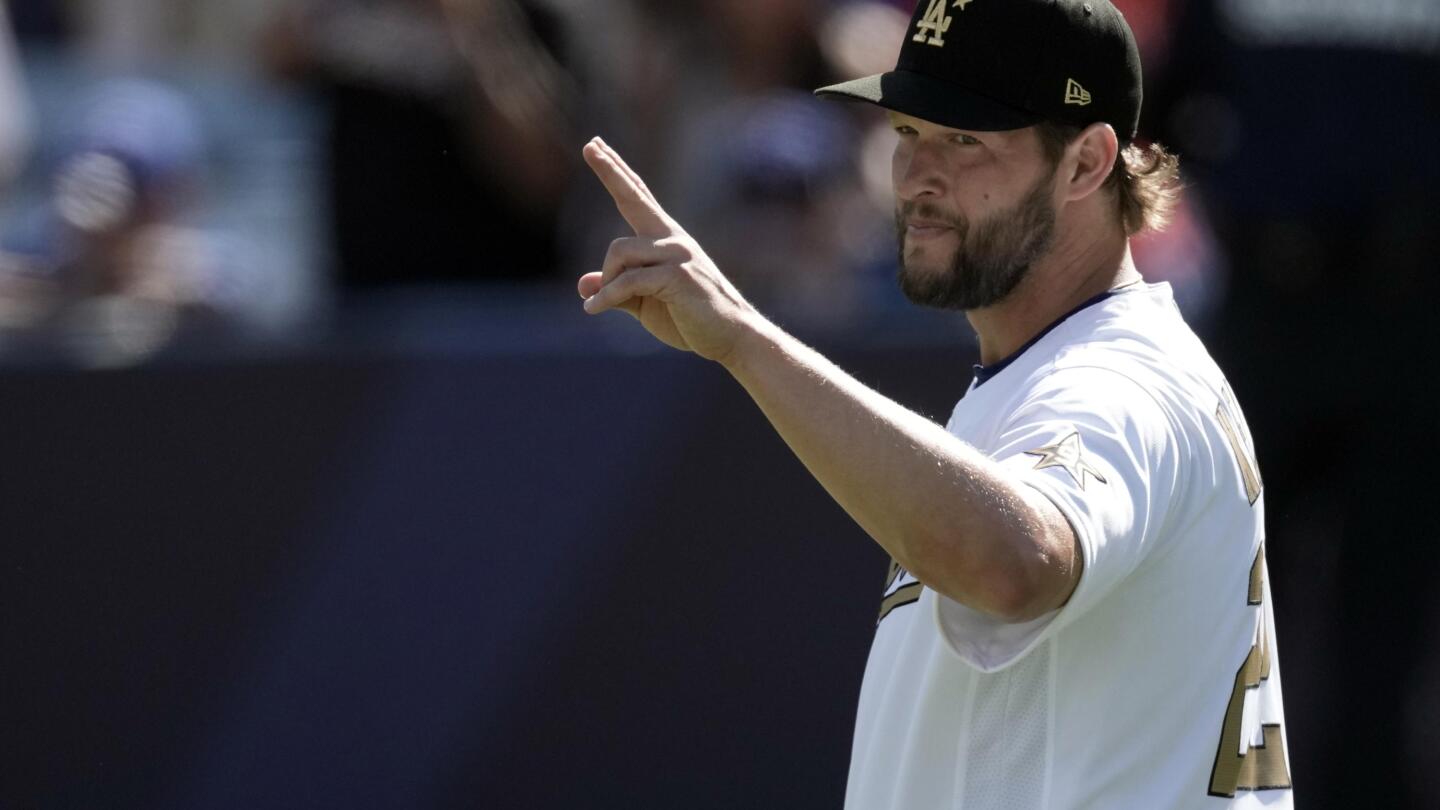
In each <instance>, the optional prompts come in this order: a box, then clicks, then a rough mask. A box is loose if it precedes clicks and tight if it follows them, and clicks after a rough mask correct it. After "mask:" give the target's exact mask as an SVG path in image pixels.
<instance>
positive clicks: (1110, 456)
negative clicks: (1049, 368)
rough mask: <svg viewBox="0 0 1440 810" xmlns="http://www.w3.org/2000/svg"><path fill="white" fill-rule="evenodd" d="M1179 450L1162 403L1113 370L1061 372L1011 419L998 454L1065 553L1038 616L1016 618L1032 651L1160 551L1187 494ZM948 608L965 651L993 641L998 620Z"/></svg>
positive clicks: (1040, 599) (947, 604)
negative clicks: (1181, 493)
mask: <svg viewBox="0 0 1440 810" xmlns="http://www.w3.org/2000/svg"><path fill="white" fill-rule="evenodd" d="M1175 447H1176V439H1175V434H1174V430H1173V429H1172V427H1171V420H1170V419H1169V418H1168V416H1167V413H1166V411H1165V408H1164V407H1162V405H1161V404H1160V403H1159V401H1157V399H1156V398H1155V397H1154V396H1152V394H1151V392H1149V391H1147V390H1146V389H1145V388H1144V387H1142V386H1141V385H1139V384H1137V383H1135V382H1134V381H1132V380H1130V379H1129V378H1127V377H1125V376H1122V375H1120V374H1118V373H1116V372H1114V371H1111V370H1108V369H1098V368H1069V369H1064V370H1060V371H1054V372H1052V373H1050V374H1049V375H1047V376H1046V377H1045V378H1044V379H1042V380H1041V381H1040V382H1038V383H1037V384H1036V385H1035V386H1033V387H1032V388H1031V390H1030V391H1028V392H1027V393H1026V395H1025V396H1024V397H1023V399H1022V400H1021V402H1020V403H1019V405H1018V406H1017V407H1015V408H1014V409H1013V411H1012V412H1011V414H1010V415H1009V416H1008V417H1007V418H1006V419H1005V420H1004V422H1003V423H1002V425H1001V426H1000V428H999V430H998V433H997V434H996V436H995V440H994V441H993V442H992V443H991V444H990V448H991V450H990V456H991V458H992V459H994V460H995V461H996V462H997V463H998V464H999V466H1000V468H1001V469H1002V470H1003V471H1005V472H1007V473H1009V478H1010V480H1011V481H1013V482H1015V483H1016V484H1017V485H1018V486H1020V487H1021V488H1022V489H1024V490H1025V491H1026V493H1027V494H1026V500H1027V502H1030V503H1032V504H1034V508H1035V510H1036V513H1037V514H1038V515H1040V517H1039V518H1038V519H1039V520H1041V521H1042V522H1043V523H1045V524H1047V525H1049V526H1050V527H1051V528H1050V532H1051V538H1052V539H1051V540H1050V542H1049V546H1050V547H1051V549H1052V551H1053V552H1054V553H1058V554H1059V555H1060V556H1058V557H1056V559H1054V560H1053V562H1052V570H1051V571H1050V572H1049V574H1048V575H1045V577H1044V579H1042V580H1039V581H1040V582H1044V583H1046V584H1045V588H1043V589H1042V590H1041V591H1040V592H1038V593H1037V594H1036V595H1035V597H1036V601H1035V603H1034V605H1033V608H1032V609H1031V610H1028V611H1026V612H1025V613H1023V614H1022V615H1019V616H1016V617H1012V621H1019V622H1022V623H1024V622H1032V620H1033V623H1035V624H1036V626H1035V628H1034V632H1033V633H1032V634H1030V635H1029V636H1028V637H1027V638H1026V644H1022V645H1021V646H1022V647H1023V648H1027V649H1028V642H1029V641H1032V640H1033V638H1034V637H1038V635H1039V634H1040V633H1041V632H1042V631H1043V629H1044V626H1045V625H1046V624H1048V623H1049V621H1050V620H1053V619H1054V618H1055V616H1056V615H1057V614H1056V611H1057V610H1060V613H1063V614H1065V615H1066V616H1067V617H1068V618H1067V621H1068V620H1073V617H1074V616H1077V615H1079V614H1081V613H1083V612H1084V611H1085V610H1086V609H1087V608H1088V606H1089V605H1091V604H1093V603H1094V602H1095V601H1096V600H1098V599H1099V598H1101V597H1103V596H1104V595H1105V594H1106V593H1108V592H1109V591H1110V590H1111V589H1113V588H1114V586H1115V585H1116V584H1117V583H1119V582H1120V581H1121V580H1123V579H1124V578H1125V577H1126V576H1127V575H1129V573H1130V572H1131V571H1133V570H1134V569H1135V567H1136V566H1138V565H1139V564H1140V562H1141V561H1142V560H1143V559H1144V558H1145V556H1146V555H1147V554H1148V553H1150V551H1151V546H1152V545H1153V542H1154V537H1155V536H1156V535H1157V533H1158V532H1157V531H1156V529H1157V528H1158V527H1159V526H1160V525H1162V524H1163V522H1164V521H1165V520H1166V517H1167V515H1168V512H1169V510H1170V508H1171V504H1172V501H1174V499H1175V496H1176V493H1177V487H1178V486H1179V480H1178V472H1177V470H1178V467H1177V464H1176V458H1177V456H1176V452H1175ZM1065 556H1068V557H1069V560H1065V559H1063V558H1064V557H1065ZM1065 562H1069V563H1070V564H1069V565H1068V566H1065V565H1063V563H1065ZM939 602H940V604H941V606H940V618H941V624H942V627H944V628H945V629H946V630H947V632H946V635H947V636H951V637H954V636H955V635H956V633H959V634H961V635H963V636H966V637H967V638H968V641H966V642H962V644H963V643H969V641H975V640H976V639H977V638H982V637H984V636H985V634H986V632H987V631H986V629H985V628H986V627H988V626H989V624H990V623H991V622H993V621H994V619H993V618H986V617H982V616H979V615H978V614H977V613H976V612H975V611H973V610H970V609H969V608H965V607H964V606H963V605H960V604H958V603H955V602H952V601H951V600H949V599H946V598H943V597H942V598H941V599H940V600H939ZM1062 608H1063V609H1062ZM1047 617H1048V618H1047ZM992 652H993V651H992ZM1014 652H1016V653H1018V652H1019V651H1018V650H1016V651H1014ZM962 654H964V653H963V651H962ZM1001 657H1002V658H1003V657H1004V656H1001Z"/></svg>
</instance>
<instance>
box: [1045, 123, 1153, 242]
mask: <svg viewBox="0 0 1440 810" xmlns="http://www.w3.org/2000/svg"><path fill="white" fill-rule="evenodd" d="M1038 130H1039V134H1040V145H1041V147H1042V148H1043V149H1044V150H1045V156H1046V157H1047V158H1049V160H1050V163H1051V164H1052V165H1054V164H1056V163H1058V162H1059V160H1060V155H1061V153H1063V152H1064V151H1065V147H1066V146H1069V145H1070V143H1071V142H1072V141H1074V140H1075V138H1077V137H1079V135H1080V133H1081V132H1082V131H1084V130H1083V129H1082V128H1081V127H1078V126H1074V125H1071V124H1056V123H1051V122H1045V123H1042V124H1040V125H1039V127H1038ZM1104 188H1106V189H1110V190H1111V191H1112V192H1113V193H1114V195H1115V207H1116V209H1117V213H1118V215H1119V217H1120V223H1121V224H1122V225H1123V226H1124V227H1125V233H1126V234H1127V235H1129V236H1134V235H1136V234H1138V233H1143V232H1145V231H1158V230H1162V229H1164V227H1165V226H1166V225H1167V224H1169V222H1170V216H1171V214H1172V213H1174V211H1175V203H1176V202H1177V201H1178V200H1179V198H1180V158H1178V157H1176V156H1175V155H1173V154H1171V153H1170V152H1169V151H1168V150H1166V149H1165V147H1164V146H1161V145H1160V144H1158V143H1149V144H1145V145H1143V146H1142V145H1140V144H1134V143H1132V144H1130V145H1128V146H1123V147H1121V148H1120V153H1119V154H1118V155H1116V156H1115V166H1114V168H1112V169H1111V170H1110V176H1109V177H1106V178H1105V185H1104Z"/></svg>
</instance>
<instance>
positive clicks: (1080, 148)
mask: <svg viewBox="0 0 1440 810" xmlns="http://www.w3.org/2000/svg"><path fill="white" fill-rule="evenodd" d="M1119 154H1120V139H1119V138H1117V137H1116V136H1115V130H1114V129H1112V128H1111V126H1110V125H1109V124H1091V125H1090V126H1088V127H1086V128H1085V130H1084V131H1083V132H1081V133H1080V135H1079V137H1077V138H1076V139H1075V140H1073V141H1071V142H1070V145H1069V146H1067V147H1066V148H1065V155H1064V157H1063V158H1061V161H1060V165H1061V166H1062V168H1063V174H1062V175H1061V177H1060V184H1061V185H1062V186H1064V190H1065V199H1066V201H1067V202H1068V201H1072V200H1083V199H1085V198H1086V197H1089V196H1090V195H1091V194H1094V193H1095V192H1096V191H1098V190H1099V189H1100V187H1101V186H1103V185H1105V179H1106V178H1108V177H1109V176H1110V171H1111V169H1113V168H1115V158H1116V156H1118V155H1119Z"/></svg>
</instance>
